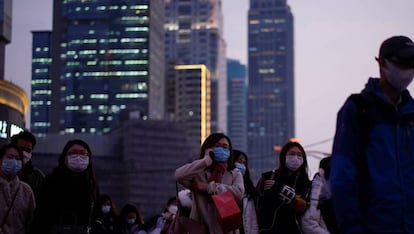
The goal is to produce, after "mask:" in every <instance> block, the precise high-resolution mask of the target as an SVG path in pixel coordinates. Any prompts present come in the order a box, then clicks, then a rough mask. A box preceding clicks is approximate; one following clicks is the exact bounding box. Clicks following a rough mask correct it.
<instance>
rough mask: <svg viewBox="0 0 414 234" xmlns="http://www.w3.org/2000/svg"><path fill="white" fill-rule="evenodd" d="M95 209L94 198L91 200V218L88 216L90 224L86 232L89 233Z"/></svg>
mask: <svg viewBox="0 0 414 234" xmlns="http://www.w3.org/2000/svg"><path fill="white" fill-rule="evenodd" d="M93 209H94V202H93V200H92V201H91V210H90V212H89V218H88V226H86V233H87V234H89V233H90V231H91V229H92V227H91V223H92V215H93Z"/></svg>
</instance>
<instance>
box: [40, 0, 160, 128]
mask: <svg viewBox="0 0 414 234" xmlns="http://www.w3.org/2000/svg"><path fill="white" fill-rule="evenodd" d="M102 2H103V3H102ZM53 3H54V9H53V30H52V33H51V46H50V51H51V58H52V64H51V71H50V72H51V73H50V75H51V80H52V83H51V91H52V95H51V97H52V100H51V105H50V108H49V116H50V119H49V120H47V121H50V127H48V128H49V129H48V131H49V133H61V134H70V133H92V134H98V135H99V134H104V133H108V132H109V131H111V130H112V129H114V128H116V127H118V126H119V123H120V119H119V115H120V113H121V111H122V110H124V109H127V108H128V107H129V106H134V107H135V106H139V107H140V109H142V110H143V112H142V113H141V114H142V115H144V116H146V118H150V119H162V118H164V110H165V107H164V100H165V98H164V93H165V92H164V85H165V82H164V79H165V76H164V66H165V62H164V57H165V56H164V31H163V26H164V25H163V24H164V3H163V1H162V0H151V1H140V0H135V1H119V0H106V1H54V2H53ZM34 39H35V40H36V37H35V38H34ZM34 44H37V42H34ZM32 88H33V90H32V91H33V92H36V87H35V86H33V87H32ZM42 131H43V130H42Z"/></svg>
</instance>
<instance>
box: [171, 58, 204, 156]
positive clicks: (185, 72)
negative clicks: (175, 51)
mask: <svg viewBox="0 0 414 234" xmlns="http://www.w3.org/2000/svg"><path fill="white" fill-rule="evenodd" d="M210 84H211V74H210V71H209V70H208V69H207V66H205V65H203V64H194V65H177V66H175V120H176V121H177V122H178V123H179V124H181V125H182V126H183V129H185V134H186V137H187V142H188V143H189V145H190V147H191V148H192V149H194V150H196V151H197V152H194V153H195V155H196V154H197V153H199V152H198V150H199V148H200V145H201V144H202V142H203V141H204V139H205V138H207V136H208V135H210V133H211V132H210V129H211V126H210V125H211V120H210V112H211V106H210V104H211V86H210Z"/></svg>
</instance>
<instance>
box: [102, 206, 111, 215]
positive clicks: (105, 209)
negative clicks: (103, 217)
mask: <svg viewBox="0 0 414 234" xmlns="http://www.w3.org/2000/svg"><path fill="white" fill-rule="evenodd" d="M110 210H111V206H108V205H104V206H102V213H104V214H108V213H109V211H110Z"/></svg>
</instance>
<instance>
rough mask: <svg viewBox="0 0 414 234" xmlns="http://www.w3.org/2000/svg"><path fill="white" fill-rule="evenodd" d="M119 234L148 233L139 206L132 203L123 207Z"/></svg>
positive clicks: (119, 219)
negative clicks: (144, 227)
mask: <svg viewBox="0 0 414 234" xmlns="http://www.w3.org/2000/svg"><path fill="white" fill-rule="evenodd" d="M118 222H119V226H118V227H119V230H118V231H117V233H119V234H146V233H147V232H146V231H145V230H144V229H143V225H144V219H143V218H142V216H141V213H140V212H139V210H138V208H137V207H136V206H135V205H133V204H130V203H127V204H125V205H124V207H122V210H121V214H120V215H119V217H118Z"/></svg>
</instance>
